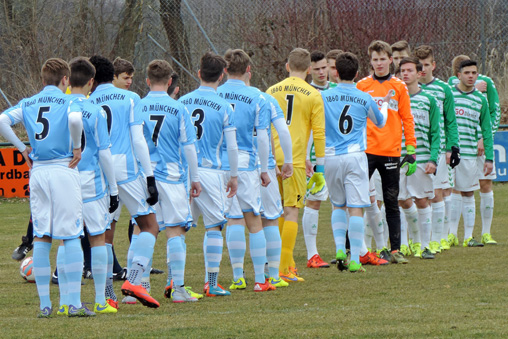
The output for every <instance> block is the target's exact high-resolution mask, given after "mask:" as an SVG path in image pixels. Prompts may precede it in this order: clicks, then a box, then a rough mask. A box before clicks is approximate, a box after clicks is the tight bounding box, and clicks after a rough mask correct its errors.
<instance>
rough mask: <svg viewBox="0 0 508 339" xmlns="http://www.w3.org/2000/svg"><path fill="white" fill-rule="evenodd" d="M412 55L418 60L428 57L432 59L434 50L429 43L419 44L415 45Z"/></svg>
mask: <svg viewBox="0 0 508 339" xmlns="http://www.w3.org/2000/svg"><path fill="white" fill-rule="evenodd" d="M414 55H415V57H417V58H418V59H420V60H422V59H427V58H429V57H430V58H432V61H434V50H433V49H432V46H429V45H421V46H418V47H416V49H415V51H414Z"/></svg>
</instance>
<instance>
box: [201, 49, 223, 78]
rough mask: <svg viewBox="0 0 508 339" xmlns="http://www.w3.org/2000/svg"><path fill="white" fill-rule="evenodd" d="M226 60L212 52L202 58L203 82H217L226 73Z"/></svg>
mask: <svg viewBox="0 0 508 339" xmlns="http://www.w3.org/2000/svg"><path fill="white" fill-rule="evenodd" d="M226 65H227V63H226V60H224V58H223V57H221V56H220V55H217V54H215V53H212V52H206V53H205V55H203V56H202V57H201V62H200V67H199V71H200V74H201V80H203V81H204V82H216V81H217V80H219V78H220V77H221V75H222V73H224V68H226Z"/></svg>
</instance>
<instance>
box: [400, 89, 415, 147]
mask: <svg viewBox="0 0 508 339" xmlns="http://www.w3.org/2000/svg"><path fill="white" fill-rule="evenodd" d="M399 116H400V118H401V120H402V124H403V125H404V136H405V138H406V149H407V150H408V154H409V152H410V151H409V150H410V149H411V147H412V148H413V150H414V149H415V148H416V137H415V123H414V119H413V115H412V114H411V101H410V99H409V92H408V91H407V88H406V86H405V85H403V86H400V87H399ZM408 146H410V147H408Z"/></svg>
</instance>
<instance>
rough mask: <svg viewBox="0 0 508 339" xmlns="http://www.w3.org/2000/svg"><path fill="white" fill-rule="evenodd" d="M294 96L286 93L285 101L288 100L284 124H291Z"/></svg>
mask: <svg viewBox="0 0 508 339" xmlns="http://www.w3.org/2000/svg"><path fill="white" fill-rule="evenodd" d="M294 100H295V96H294V95H293V94H286V101H287V102H288V105H287V110H286V125H288V126H290V125H291V119H293V104H294Z"/></svg>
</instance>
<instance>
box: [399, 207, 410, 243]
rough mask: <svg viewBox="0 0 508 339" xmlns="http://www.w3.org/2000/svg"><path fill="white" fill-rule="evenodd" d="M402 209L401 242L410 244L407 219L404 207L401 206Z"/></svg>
mask: <svg viewBox="0 0 508 339" xmlns="http://www.w3.org/2000/svg"><path fill="white" fill-rule="evenodd" d="M399 210H400V244H401V245H406V246H408V245H409V244H408V242H407V220H406V215H405V214H404V209H403V208H402V207H400V206H399Z"/></svg>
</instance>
